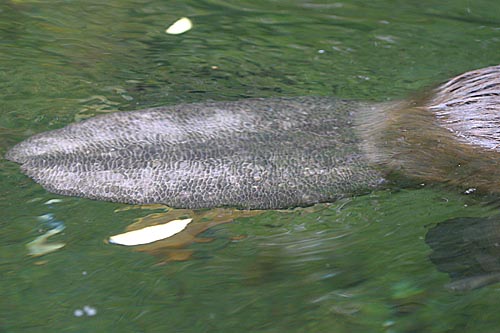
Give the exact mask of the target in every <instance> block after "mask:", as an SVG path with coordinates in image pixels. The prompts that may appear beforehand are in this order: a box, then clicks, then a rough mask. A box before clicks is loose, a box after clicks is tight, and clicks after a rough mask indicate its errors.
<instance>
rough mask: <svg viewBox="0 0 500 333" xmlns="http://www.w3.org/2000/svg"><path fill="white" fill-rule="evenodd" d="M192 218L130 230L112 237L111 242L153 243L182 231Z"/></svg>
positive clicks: (120, 243) (127, 243)
mask: <svg viewBox="0 0 500 333" xmlns="http://www.w3.org/2000/svg"><path fill="white" fill-rule="evenodd" d="M192 220H193V219H183V220H174V221H170V222H167V223H164V224H159V225H153V226H150V227H146V228H143V229H139V230H134V231H129V232H126V233H123V234H119V235H115V236H112V237H110V238H109V242H110V243H113V244H119V245H126V246H133V245H142V244H149V243H153V242H156V241H159V240H162V239H165V238H168V237H171V236H173V235H175V234H177V233H179V232H181V231H182V230H184V228H186V226H187V225H188V223H190V222H191V221H192Z"/></svg>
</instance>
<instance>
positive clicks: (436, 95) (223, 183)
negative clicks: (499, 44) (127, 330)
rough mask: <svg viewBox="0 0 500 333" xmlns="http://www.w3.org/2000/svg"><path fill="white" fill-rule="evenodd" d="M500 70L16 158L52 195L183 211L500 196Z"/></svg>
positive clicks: (51, 145)
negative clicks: (378, 195)
mask: <svg viewBox="0 0 500 333" xmlns="http://www.w3.org/2000/svg"><path fill="white" fill-rule="evenodd" d="M499 94H500V65H497V66H492V67H487V68H482V69H479V70H475V71H470V72H467V73H464V74H462V75H459V76H457V77H455V78H452V79H451V80H449V81H447V82H445V83H444V84H442V85H440V86H438V87H437V88H436V89H433V90H431V91H430V92H429V93H427V94H425V95H423V96H420V97H419V98H411V99H409V100H406V101H396V102H386V103H369V102H359V101H346V100H341V99H337V98H333V97H295V98H271V99H246V100H241V101H236V102H207V103H195V104H182V105H175V106H166V107H156V108H149V109H144V110H139V111H129V112H116V113H112V114H107V115H100V116H96V117H94V118H91V119H88V120H85V121H82V122H80V123H76V124H71V125H68V126H66V127H64V128H61V129H57V130H53V131H49V132H46V133H41V134H37V135H34V136H32V137H30V138H28V139H27V140H25V141H23V142H21V143H18V144H17V145H15V146H14V147H13V148H12V149H11V150H9V151H8V152H7V154H6V158H7V159H9V160H12V161H14V162H17V163H20V164H21V169H22V171H23V172H24V173H25V174H27V175H28V176H30V177H32V178H33V179H34V180H35V181H36V182H38V183H40V184H41V185H42V186H43V187H44V188H46V189H47V190H48V191H50V192H54V193H58V194H63V195H72V196H82V197H87V198H91V199H100V200H109V201H115V202H123V203H133V204H149V203H162V204H166V205H168V206H170V207H174V208H190V209H198V208H211V207H222V206H229V207H236V208H243V209H278V208H289V207H296V206H307V205H312V204H315V203H320V202H332V201H334V200H337V199H339V198H342V197H346V196H352V195H357V194H362V193H367V192H370V191H373V190H376V189H382V188H386V187H388V186H391V184H394V183H395V182H398V181H400V180H403V179H405V180H410V181H411V182H413V181H416V182H424V183H429V182H431V183H437V182H439V183H446V184H449V185H452V186H456V187H459V188H461V189H464V190H465V189H467V190H469V191H472V190H475V191H483V192H488V193H489V192H499V191H500V167H499V166H498V163H497V161H498V160H499V157H500V127H499V126H498V125H499V122H500V97H499Z"/></svg>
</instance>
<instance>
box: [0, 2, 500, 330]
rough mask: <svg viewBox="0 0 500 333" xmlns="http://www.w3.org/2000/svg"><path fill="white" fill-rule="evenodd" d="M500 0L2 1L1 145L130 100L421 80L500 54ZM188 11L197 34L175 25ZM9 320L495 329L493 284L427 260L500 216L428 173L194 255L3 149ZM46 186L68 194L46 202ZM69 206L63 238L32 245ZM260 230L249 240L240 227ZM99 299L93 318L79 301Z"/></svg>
mask: <svg viewBox="0 0 500 333" xmlns="http://www.w3.org/2000/svg"><path fill="white" fill-rule="evenodd" d="M499 13H500V3H499V2H498V1H493V0H489V1H488V0H483V1H480V0H479V1H468V0H467V1H465V0H464V1H461V0H457V1H453V2H443V1H437V0H435V1H389V0H380V1H366V0H358V1H339V2H329V1H236V0H233V1H219V0H206V1H194V0H193V1H182V2H181V1H179V2H176V1H160V0H151V1H138V0H137V1H133V0H120V1H118V0H113V1H106V2H102V1H50V2H39V1H29V0H22V1H21V0H16V1H13V0H10V1H4V2H3V3H2V4H1V5H0V91H1V92H2V103H0V138H1V139H0V154H2V155H3V154H4V153H5V151H6V150H7V149H8V148H9V147H11V146H12V145H13V144H15V143H16V142H18V141H20V140H22V139H24V138H26V137H28V136H29V135H31V134H33V133H38V132H42V131H46V130H50V129H54V128H60V127H62V126H64V125H66V124H68V123H71V122H74V121H78V120H81V119H85V118H87V117H90V116H93V115H96V114H100V113H105V112H113V111H117V110H133V109H138V108H145V107H151V106H158V105H165V104H175V103H184V102H195V101H207V100H236V99H240V98H247V97H271V96H273V97H278V96H303V95H335V96H338V97H341V98H349V99H358V100H374V101H384V100H392V99H398V98H404V97H407V96H409V95H411V94H413V93H418V92H419V91H422V90H424V89H425V88H426V87H429V86H432V85H434V84H436V83H439V82H441V81H443V80H445V79H447V78H448V77H451V76H453V75H455V74H458V73H461V72H464V71H466V70H470V69H474V68H480V67H484V66H489V65H494V64H498V63H499V62H500V58H499V57H498V51H499V50H500V14H499ZM182 16H189V17H190V18H191V19H192V20H193V23H194V27H193V29H192V30H191V31H189V32H187V33H185V34H183V35H179V36H171V35H167V34H165V32H164V31H165V28H166V27H168V25H169V24H171V23H172V22H174V21H175V20H177V19H178V18H180V17H182ZM0 179H1V181H0V199H1V200H0V207H1V210H0V211H1V212H2V218H1V219H0V227H1V228H0V240H1V244H2V251H1V252H0V265H1V269H0V274H1V277H0V281H1V284H0V291H1V295H2V297H1V299H2V300H1V302H0V331H5V332H111V331H116V332H235V331H241V332H285V331H287V332H306V331H308V332H377V331H387V332H422V331H426V332H447V331H450V332H492V331H495V330H497V328H498V327H499V325H500V315H499V314H498V310H497V304H498V297H499V296H500V289H499V286H498V285H495V284H493V285H490V286H486V287H483V288H479V289H476V290H472V291H466V292H459V293H457V292H453V291H450V290H448V289H446V288H445V287H444V285H446V284H447V283H449V282H450V281H451V280H450V276H449V275H448V274H447V273H445V272H441V271H440V270H439V269H438V267H436V266H435V265H434V264H433V263H432V262H431V261H430V260H429V257H428V256H429V254H430V253H431V248H430V247H429V246H428V245H427V244H426V243H425V235H426V233H427V231H428V230H429V228H431V227H433V226H435V225H436V224H437V223H439V222H442V221H445V220H448V219H452V218H459V217H479V216H487V215H492V214H494V213H495V211H494V209H491V208H489V207H486V206H484V205H481V202H483V201H485V199H482V198H474V197H471V196H465V195H462V194H459V193H454V192H453V191H446V190H442V189H436V188H430V187H428V186H423V187H422V188H420V189H408V190H401V191H396V190H393V191H381V192H376V193H373V194H370V195H366V196H361V197H357V198H353V199H346V200H343V201H340V202H337V203H333V204H332V205H326V206H322V207H320V209H316V210H314V211H309V210H305V211H304V210H297V211H293V212H273V211H270V212H267V213H265V214H263V215H261V216H259V217H253V218H242V219H238V220H236V221H235V222H234V223H231V224H223V225H219V226H217V227H215V228H212V229H209V230H208V231H207V232H205V234H204V236H205V237H212V238H214V241H213V242H210V243H198V244H193V245H191V246H190V249H192V250H194V259H193V260H189V261H185V262H176V263H169V264H166V265H158V262H159V261H160V260H159V259H158V258H157V257H154V256H150V255H148V254H146V253H140V252H134V251H132V250H131V249H129V248H124V247H118V246H111V245H108V244H106V243H105V242H104V240H105V239H106V238H108V237H109V236H110V235H113V234H116V233H119V232H122V231H123V230H124V228H125V227H126V226H127V225H128V224H130V223H131V222H132V221H133V220H134V219H135V218H137V217H140V216H144V215H146V214H147V212H145V211H144V210H140V209H136V210H128V211H123V212H115V210H116V209H123V208H124V207H126V205H121V204H115V203H106V202H97V201H91V200H86V199H79V198H68V197H60V196H56V195H53V194H50V193H48V192H46V191H45V190H43V189H42V188H41V187H40V186H38V185H37V184H35V183H34V182H33V181H31V180H30V179H28V178H27V177H25V176H23V175H22V174H21V173H20V171H19V168H18V166H17V165H15V164H13V163H10V162H8V161H5V160H1V161H0ZM51 199H62V200H61V201H59V202H53V203H51V204H47V203H46V202H47V201H49V200H51ZM46 214H50V215H49V216H50V218H49V219H52V221H60V222H62V223H64V225H65V226H66V229H65V231H64V233H62V234H60V235H57V236H55V237H54V239H53V241H61V242H64V243H66V246H65V247H64V248H63V249H62V250H60V251H57V252H54V253H51V254H48V255H46V256H44V257H40V258H30V257H28V256H27V249H26V247H25V245H26V243H28V242H30V241H31V240H33V239H34V238H35V237H36V236H38V235H40V234H41V233H43V232H45V231H46V230H47V229H48V228H50V225H49V224H50V223H49V222H47V219H46V220H45V221H43V220H41V219H40V218H39V217H40V216H43V215H46ZM239 236H245V237H243V238H242V237H239ZM85 305H88V306H91V307H93V308H95V309H96V311H97V313H96V315H94V316H85V315H84V316H82V317H77V316H75V315H74V311H75V310H77V309H82V308H83V307H84V306H85Z"/></svg>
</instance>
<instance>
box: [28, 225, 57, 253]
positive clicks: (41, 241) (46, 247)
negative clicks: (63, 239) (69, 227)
mask: <svg viewBox="0 0 500 333" xmlns="http://www.w3.org/2000/svg"><path fill="white" fill-rule="evenodd" d="M63 230H64V226H59V227H57V228H54V229H51V230H49V231H47V232H46V233H44V234H43V235H41V236H38V237H37V238H35V240H33V241H32V242H29V243H28V244H26V247H27V248H28V254H29V255H30V256H33V257H39V256H43V255H44V254H47V253H50V252H54V251H56V250H59V249H60V248H62V247H63V246H64V245H66V244H64V243H46V242H47V239H48V238H49V237H50V236H52V235H55V234H58V233H60V232H61V231H63Z"/></svg>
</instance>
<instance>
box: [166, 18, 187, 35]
mask: <svg viewBox="0 0 500 333" xmlns="http://www.w3.org/2000/svg"><path fill="white" fill-rule="evenodd" d="M192 27H193V23H191V20H190V19H188V18H187V17H183V18H181V19H178V20H177V21H175V22H174V24H172V25H171V26H170V27H168V28H167V30H165V32H166V33H167V34H170V35H179V34H182V33H184V32H186V31H188V30H190V29H191V28H192Z"/></svg>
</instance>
